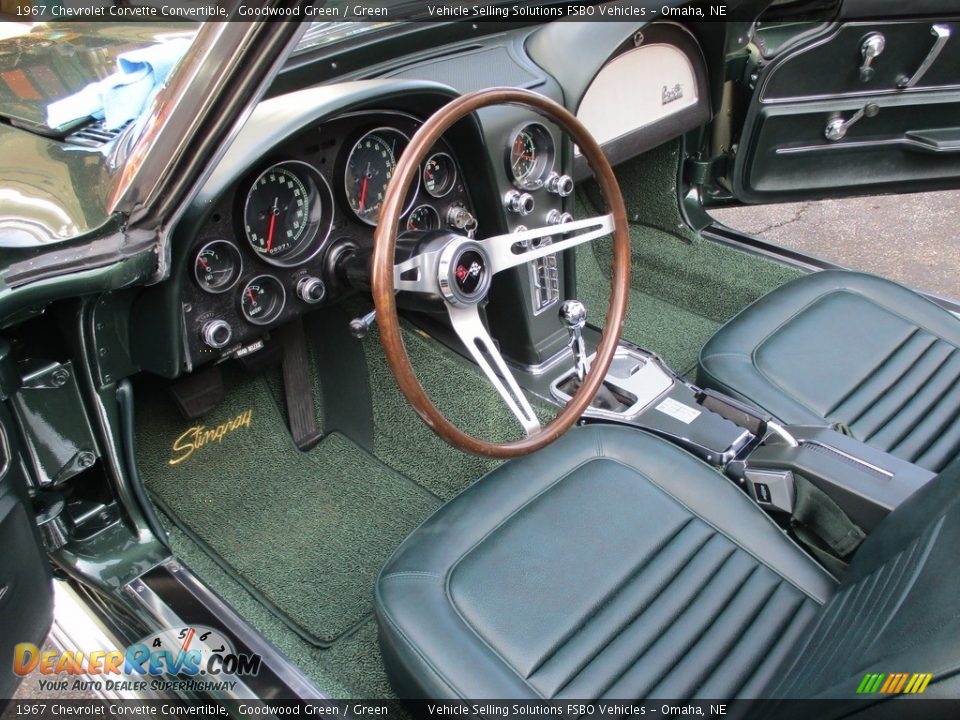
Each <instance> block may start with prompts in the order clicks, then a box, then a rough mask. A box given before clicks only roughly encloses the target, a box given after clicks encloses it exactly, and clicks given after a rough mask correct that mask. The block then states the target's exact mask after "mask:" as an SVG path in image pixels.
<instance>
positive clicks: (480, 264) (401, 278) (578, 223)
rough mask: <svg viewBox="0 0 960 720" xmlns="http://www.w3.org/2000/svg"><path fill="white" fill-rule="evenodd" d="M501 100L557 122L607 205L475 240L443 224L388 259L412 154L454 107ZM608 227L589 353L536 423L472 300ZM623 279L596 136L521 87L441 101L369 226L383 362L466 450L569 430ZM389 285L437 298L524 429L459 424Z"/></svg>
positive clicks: (608, 345) (449, 120)
mask: <svg viewBox="0 0 960 720" xmlns="http://www.w3.org/2000/svg"><path fill="white" fill-rule="evenodd" d="M502 104H511V105H522V106H524V107H527V108H531V109H533V110H535V111H536V112H538V113H540V114H541V115H543V116H544V117H547V118H549V119H550V120H552V121H554V122H555V123H557V125H559V126H560V127H561V128H563V130H564V131H566V132H567V133H568V134H569V135H570V136H571V138H572V139H573V141H574V142H575V143H576V144H577V146H579V148H580V152H582V153H583V155H584V157H585V158H586V159H587V162H588V163H589V165H590V168H591V170H593V174H594V176H595V178H596V180H597V183H598V184H599V185H600V190H601V192H602V193H603V197H604V199H605V200H606V203H607V207H608V208H609V213H608V214H606V215H600V216H597V217H591V218H586V219H583V220H574V221H572V222H568V223H563V224H561V225H549V226H546V227H542V228H536V229H533V230H527V231H525V232H520V233H509V234H507V235H498V236H495V237H489V238H485V239H483V240H473V239H470V238H468V237H466V236H465V235H459V234H456V233H453V232H451V233H449V234H447V235H446V236H444V237H443V238H441V240H440V242H438V243H435V244H434V245H433V246H430V247H428V249H427V250H425V251H424V252H421V253H419V254H417V255H415V256H413V257H411V258H408V259H406V260H404V261H402V262H400V263H397V264H395V250H396V244H397V228H398V227H399V225H400V216H401V214H402V212H403V207H404V201H405V199H406V196H407V190H408V188H409V187H410V185H411V183H412V182H413V180H414V178H415V177H416V176H417V175H418V173H419V171H420V164H421V163H422V162H423V160H424V158H425V157H426V155H427V153H428V151H429V150H430V149H431V148H432V147H433V146H434V144H435V143H436V142H437V141H438V140H439V139H440V137H441V136H442V135H443V133H444V132H446V131H447V130H448V129H449V128H450V127H451V126H452V125H453V124H454V123H456V122H457V121H458V120H460V119H461V118H463V117H464V116H466V115H469V114H470V113H472V112H474V111H476V110H478V109H479V108H483V107H488V106H490V105H502ZM611 233H612V234H613V272H612V287H611V293H610V305H609V309H608V311H607V324H606V327H605V328H604V330H603V335H602V338H601V340H600V344H599V346H598V347H597V354H596V356H595V358H594V360H593V362H592V363H591V364H590V369H589V372H588V373H587V375H586V377H585V379H584V381H583V383H582V385H581V387H580V389H579V390H578V391H577V392H576V394H575V395H574V397H573V398H571V399H570V401H569V402H568V403H567V404H566V406H565V407H564V408H563V410H561V411H560V413H559V414H558V415H557V416H556V417H555V418H554V419H553V420H552V421H551V422H550V423H549V424H548V425H546V427H541V426H540V422H539V420H538V419H537V416H536V415H535V414H534V411H533V408H531V406H530V403H529V402H528V401H527V399H526V397H525V396H524V394H523V391H522V390H521V389H520V386H519V385H518V384H517V381H516V380H515V379H514V377H513V374H512V373H511V371H510V369H509V368H508V367H507V365H506V363H505V362H504V360H503V357H502V356H501V354H500V351H499V350H498V349H497V347H496V345H495V344H494V342H493V340H492V339H491V337H490V334H489V333H488V332H487V329H486V327H485V326H484V324H483V320H482V318H481V315H480V310H479V306H480V304H481V303H482V302H483V301H484V300H485V299H486V296H487V293H488V291H489V289H490V281H491V278H492V277H493V275H495V274H496V273H498V272H501V271H503V270H507V269H509V268H513V267H517V266H518V265H523V264H525V263H528V262H530V261H532V260H536V259H537V258H541V257H545V256H547V255H550V254H553V253H559V252H562V251H564V250H568V249H570V248H572V247H575V246H577V245H579V244H581V243H584V242H587V241H588V240H593V239H596V238H600V237H605V236H607V235H610V234H611ZM545 237H553V238H554V242H553V243H552V244H550V245H540V246H539V247H536V248H534V247H533V243H531V242H522V241H530V240H537V239H540V238H545ZM558 238H563V239H558ZM521 243H522V244H521ZM629 283H630V236H629V233H628V231H627V215H626V210H625V208H624V205H623V196H622V194H621V193H620V187H619V185H618V184H617V180H616V177H615V176H614V174H613V169H612V168H611V167H610V163H609V162H608V161H607V158H606V156H605V155H604V154H603V151H602V150H601V149H600V146H599V145H598V144H597V141H596V140H595V139H594V138H593V136H592V135H591V134H590V132H589V131H588V130H587V128H586V127H584V125H583V123H581V122H580V121H579V120H577V118H576V117H575V116H574V115H573V114H572V113H570V112H569V111H568V110H567V109H566V108H564V107H562V106H561V105H559V104H557V103H555V102H554V101H553V100H550V99H549V98H546V97H544V96H542V95H538V94H537V93H534V92H531V91H529V90H520V89H516V88H490V89H487V90H478V91H476V92H472V93H468V94H466V95H463V96H461V97H459V98H457V99H456V100H453V101H452V102H450V103H449V104H447V105H445V106H444V107H443V108H441V109H440V110H439V111H437V112H436V113H435V114H434V115H433V116H431V117H430V118H429V119H428V120H427V121H426V122H425V123H424V124H423V125H422V126H421V127H420V129H419V130H418V131H417V132H416V134H415V135H414V136H413V138H412V139H411V140H410V144H409V145H408V146H407V148H406V150H405V151H404V153H403V155H402V156H401V157H400V160H399V161H398V163H397V166H396V169H395V170H394V176H393V179H392V180H391V181H390V184H389V186H388V187H387V191H386V197H385V198H384V200H383V205H382V209H381V213H380V221H379V223H378V224H377V229H376V233H375V235H374V252H373V266H372V277H371V285H372V289H373V302H374V305H375V306H376V309H377V325H378V327H379V329H380V337H381V341H382V343H383V349H384V352H385V353H386V356H387V363H388V364H389V365H390V369H391V370H392V371H393V375H394V377H395V378H396V379H397V384H398V385H399V386H400V390H401V392H403V394H404V396H406V398H407V400H408V401H409V402H410V404H411V405H412V406H413V409H414V410H415V411H416V413H417V414H418V415H419V416H420V417H421V418H422V419H423V421H424V422H425V423H426V424H427V425H428V426H429V427H430V429H431V430H433V431H434V432H435V433H436V434H437V435H439V436H440V437H441V438H442V439H443V440H445V441H446V442H448V443H450V444H451V445H453V446H454V447H457V448H459V449H460V450H463V451H465V452H469V453H473V454H475V455H483V456H487V457H497V458H509V457H518V456H520V455H526V454H529V453H532V452H534V451H535V450H539V449H540V448H542V447H544V446H546V445H548V444H549V443H551V442H553V441H554V440H556V439H557V438H558V437H560V436H561V435H562V434H563V433H565V432H566V431H567V430H569V429H570V428H571V427H572V426H573V425H574V423H576V421H577V420H578V419H579V418H580V416H581V415H583V413H584V411H586V409H587V408H588V407H589V406H590V403H591V401H592V400H593V398H594V396H595V395H596V394H597V391H598V390H599V389H600V387H601V385H602V383H603V380H604V378H605V377H606V374H607V370H608V369H609V367H610V363H611V362H612V361H613V356H614V354H615V353H616V350H617V344H618V343H619V341H620V333H621V330H622V327H623V319H624V315H625V314H626V309H627V298H628V290H629ZM396 292H412V293H422V294H426V295H430V296H434V297H440V298H442V300H443V302H444V305H445V306H446V309H447V312H448V315H449V317H450V322H451V324H452V326H453V330H454V331H455V332H456V333H457V335H458V337H459V338H460V340H461V341H463V344H464V346H465V347H466V349H467V351H468V352H469V353H470V355H471V356H472V357H473V359H474V360H475V361H476V362H477V364H478V365H479V366H480V368H481V369H482V370H483V372H484V374H485V375H486V377H487V379H488V380H489V381H490V382H491V383H492V384H493V386H494V387H495V388H496V390H497V392H498V393H499V394H500V397H501V398H502V399H503V401H504V402H505V403H506V405H507V407H509V408H510V410H511V411H512V412H513V414H514V416H515V417H516V418H517V420H518V421H519V422H520V424H521V425H522V426H523V428H524V430H525V431H526V437H524V438H521V439H519V440H515V441H512V442H505V443H495V442H490V441H487V440H482V439H480V438H476V437H474V436H472V435H470V434H468V433H465V432H464V431H462V430H460V429H459V428H458V427H456V426H455V425H454V424H453V423H451V422H450V421H449V420H448V419H447V418H446V417H445V416H444V415H443V413H441V412H440V410H438V409H437V407H436V406H435V405H434V404H433V402H431V400H430V398H429V397H428V396H427V394H426V392H425V391H424V389H423V386H421V385H420V382H419V380H417V377H416V374H415V373H414V371H413V368H412V367H411V365H410V358H409V357H408V356H407V351H406V348H405V347H404V344H403V339H402V337H401V334H400V323H399V320H398V319H397V303H396V298H395V293H396Z"/></svg>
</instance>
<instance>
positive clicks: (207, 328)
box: [200, 320, 233, 350]
mask: <svg viewBox="0 0 960 720" xmlns="http://www.w3.org/2000/svg"><path fill="white" fill-rule="evenodd" d="M200 337H202V338H203V341H204V342H205V343H206V344H207V345H209V346H210V347H212V348H213V349H214V350H220V349H221V348H224V347H226V346H227V343H229V342H230V338H232V337H233V330H232V329H231V328H230V324H229V323H228V322H227V321H226V320H209V321H208V322H207V323H205V324H204V326H203V330H201V331H200Z"/></svg>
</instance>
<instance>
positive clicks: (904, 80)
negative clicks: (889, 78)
mask: <svg viewBox="0 0 960 720" xmlns="http://www.w3.org/2000/svg"><path fill="white" fill-rule="evenodd" d="M930 34H931V35H933V36H934V37H935V38H936V39H935V40H934V41H933V47H932V48H930V52H929V53H927V57H926V58H925V59H924V61H923V62H922V63H920V67H918V68H917V71H916V72H915V73H914V74H913V77H909V78H908V77H907V76H906V75H901V76H900V77H898V78H897V87H898V88H900V89H901V90H906V89H907V88H912V87H913V86H914V85H916V84H917V83H918V82H920V80H922V79H923V76H924V75H926V74H927V70H929V69H930V66H931V65H933V63H934V62H936V60H937V58H938V57H940V53H941V52H943V46H944V45H946V44H947V40H949V39H950V26H949V25H943V24H940V23H937V24H936V25H934V26H933V27H931V28H930Z"/></svg>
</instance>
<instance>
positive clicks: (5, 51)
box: [0, 22, 199, 134]
mask: <svg viewBox="0 0 960 720" xmlns="http://www.w3.org/2000/svg"><path fill="white" fill-rule="evenodd" d="M198 27H199V24H196V23H186V22H167V23H148V22H137V23H119V22H83V23H16V22H3V23H0V115H3V116H4V117H6V118H8V119H10V120H13V121H14V122H17V123H18V124H21V125H26V126H28V127H30V128H32V129H35V130H37V131H39V132H45V133H50V134H58V133H60V132H65V131H67V130H69V129H70V128H71V127H75V126H77V125H81V124H84V123H87V122H89V120H90V118H91V116H92V117H94V118H98V116H99V118H102V116H103V114H104V110H106V114H107V116H108V120H114V121H115V122H120V120H119V118H121V117H126V116H130V115H131V114H133V116H135V115H136V113H137V112H139V110H140V108H141V105H139V104H137V101H142V102H146V100H147V99H148V98H149V97H150V95H151V94H152V93H153V92H154V91H155V90H156V88H157V87H159V86H160V85H162V83H163V81H164V80H165V79H166V76H167V75H168V74H169V71H170V70H171V69H172V67H173V66H174V65H176V63H177V62H178V61H179V59H180V57H181V56H182V55H183V53H184V52H185V50H186V49H187V47H189V44H190V41H191V40H192V38H193V36H194V35H195V34H196V30H197V28H198ZM124 57H128V58H130V59H131V60H132V62H130V63H127V64H126V65H124V64H123V63H121V60H122V59H123V58H124ZM98 83H101V84H103V86H102V87H96V88H94V87H93V86H94V85H96V84H98ZM120 85H122V86H123V87H125V88H128V91H127V92H125V93H122V94H124V95H125V98H124V101H123V107H120V106H119V105H118V103H117V101H116V100H115V98H114V97H111V96H110V95H109V94H107V95H98V91H102V92H103V93H108V91H109V90H110V89H112V88H115V87H117V86H120ZM108 86H109V87H108ZM131 86H134V87H132V89H133V90H135V91H136V92H130V91H129V89H130V88H131ZM131 96H133V97H134V100H133V101H131V100H130V97H131ZM104 103H106V105H107V107H106V108H103V107H100V108H99V109H98V108H97V105H100V106H103V105H104ZM133 105H136V107H134V106H133ZM127 119H128V120H129V119H131V118H127ZM121 124H122V122H121Z"/></svg>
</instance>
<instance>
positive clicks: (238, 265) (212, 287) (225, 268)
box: [193, 240, 243, 293]
mask: <svg viewBox="0 0 960 720" xmlns="http://www.w3.org/2000/svg"><path fill="white" fill-rule="evenodd" d="M242 269H243V260H242V258H241V257H240V251H239V250H237V247H236V246H235V245H234V244H233V243H229V242H227V241H226V240H214V241H213V242H208V243H207V244H206V245H204V246H203V247H202V248H200V251H199V252H198V253H197V256H196V257H195V258H194V261H193V276H194V278H196V281H197V284H198V285H199V286H200V287H201V288H202V289H204V290H206V291H207V292H208V293H222V292H226V291H227V290H229V289H230V288H232V287H233V284H234V283H235V282H237V279H238V278H239V277H240V271H241V270H242Z"/></svg>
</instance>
